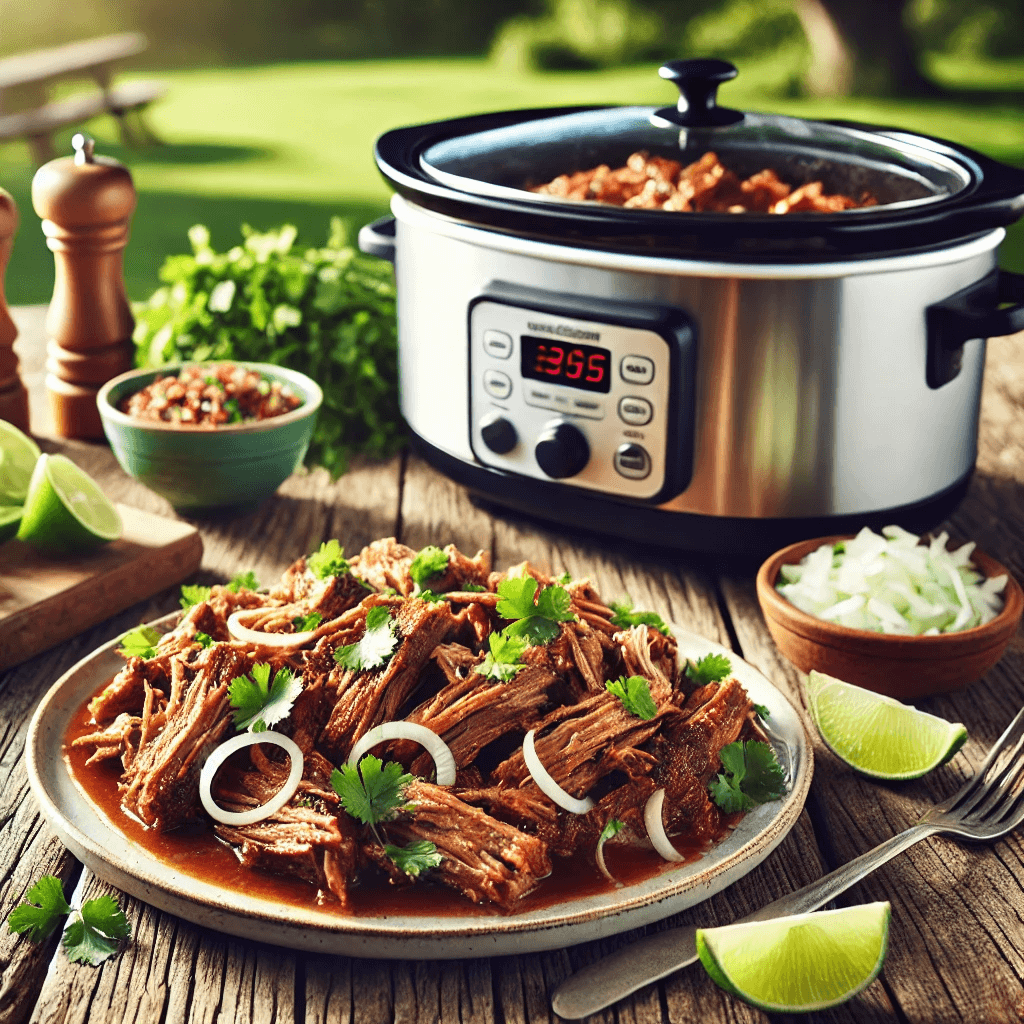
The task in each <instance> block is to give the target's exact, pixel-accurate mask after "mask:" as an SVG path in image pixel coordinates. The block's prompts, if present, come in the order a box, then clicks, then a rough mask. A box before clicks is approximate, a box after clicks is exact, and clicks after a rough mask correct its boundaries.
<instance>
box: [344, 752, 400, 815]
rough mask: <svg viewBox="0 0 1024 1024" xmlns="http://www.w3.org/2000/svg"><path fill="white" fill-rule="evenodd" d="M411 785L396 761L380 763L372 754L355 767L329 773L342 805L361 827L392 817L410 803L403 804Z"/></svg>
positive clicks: (346, 766)
mask: <svg viewBox="0 0 1024 1024" xmlns="http://www.w3.org/2000/svg"><path fill="white" fill-rule="evenodd" d="M410 782H412V776H411V775H407V774H406V773H405V772H404V771H403V770H402V766H401V765H400V764H398V762H397V761H388V762H387V764H382V763H381V760H380V758H378V757H374V756H373V754H367V755H366V756H365V757H363V758H362V759H361V760H360V762H359V765H358V767H357V766H355V765H351V764H343V765H342V766H341V767H340V768H335V769H334V771H333V772H332V773H331V786H332V787H333V788H334V792H335V793H337V794H338V796H339V797H340V798H341V803H342V806H343V807H344V808H345V810H346V811H348V813H349V814H351V815H352V817H353V818H355V819H357V820H358V821H361V822H362V823H363V824H364V825H371V826H372V825H377V824H379V823H380V822H382V821H388V820H389V819H391V818H393V817H394V816H395V814H396V813H397V812H398V811H402V810H405V809H406V808H408V807H409V806H411V805H410V804H407V803H406V802H405V787H406V786H408V785H409V783H410Z"/></svg>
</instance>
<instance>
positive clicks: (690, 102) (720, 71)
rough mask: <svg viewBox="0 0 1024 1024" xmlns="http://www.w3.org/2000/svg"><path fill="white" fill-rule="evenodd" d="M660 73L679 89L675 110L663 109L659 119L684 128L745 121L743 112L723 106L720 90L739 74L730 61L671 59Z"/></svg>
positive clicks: (671, 108) (658, 112)
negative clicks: (719, 97) (720, 99)
mask: <svg viewBox="0 0 1024 1024" xmlns="http://www.w3.org/2000/svg"><path fill="white" fill-rule="evenodd" d="M658 74H659V75H661V77H662V78H667V79H668V80H669V81H671V82H675V84H676V85H677V86H678V87H679V102H678V104H677V105H676V106H675V107H662V108H661V109H660V110H658V111H657V112H656V114H655V117H657V118H659V119H660V120H662V121H668V122H670V123H671V124H675V125H679V126H680V127H683V128H720V127H722V126H723V125H727V124H736V122H737V121H742V120H743V112H742V111H740V110H730V109H729V108H728V107H719V106H718V105H717V103H716V100H717V93H718V87H719V86H720V85H721V84H722V83H723V82H728V81H729V80H730V79H733V78H735V77H736V75H737V74H738V72H737V70H736V66H735V65H734V64H730V63H729V62H728V61H727V60H715V59H714V58H699V59H696V60H670V61H668V63H666V64H662V65H661V67H660V68H658Z"/></svg>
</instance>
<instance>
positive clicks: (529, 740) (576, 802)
mask: <svg viewBox="0 0 1024 1024" xmlns="http://www.w3.org/2000/svg"><path fill="white" fill-rule="evenodd" d="M535 731H536V730H535V729H531V730H530V731H529V732H528V733H527V734H526V735H525V736H524V737H523V760H524V761H525V762H526V768H527V771H529V773H530V774H531V775H532V776H533V781H534V782H536V783H537V785H538V786H539V787H540V790H541V792H542V793H543V794H544V795H545V796H546V797H549V798H550V799H552V800H554V801H555V803H556V804H558V806H559V807H561V808H563V809H564V810H566V811H572V813H573V814H586V813H587V811H589V810H590V809H591V808H592V807H593V806H594V801H593V800H591V799H590V797H589V796H585V797H584V798H583V799H582V800H580V799H579V798H578V797H575V796H572V795H571V794H569V793H566V791H565V790H564V789H562V787H561V786H560V785H559V784H558V783H557V782H555V780H554V779H553V778H551V776H550V775H548V770H547V769H546V768H545V767H544V765H542V764H541V763H540V758H539V757H538V756H537V748H536V747H535V746H534V745H533V734H534V732H535Z"/></svg>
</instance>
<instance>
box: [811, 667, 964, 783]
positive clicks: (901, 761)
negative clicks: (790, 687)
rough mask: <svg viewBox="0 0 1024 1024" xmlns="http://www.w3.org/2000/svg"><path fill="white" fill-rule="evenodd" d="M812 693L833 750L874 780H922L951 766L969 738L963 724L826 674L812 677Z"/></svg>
mask: <svg viewBox="0 0 1024 1024" xmlns="http://www.w3.org/2000/svg"><path fill="white" fill-rule="evenodd" d="M807 697H808V705H809V708H810V712H811V717H812V718H813V719H814V721H815V723H816V724H817V726H818V732H820V733H821V738H822V739H823V740H824V741H825V743H826V744H827V745H828V748H829V749H830V750H831V751H832V752H833V753H834V754H835V755H836V756H837V757H839V758H841V759H842V760H843V761H845V762H846V763H847V764H848V765H849V766H850V767H851V768H853V769H854V770H856V771H858V772H861V773H862V774H863V775H868V776H870V777H871V778H873V779H890V780H897V779H918V778H920V777H921V776H922V775H924V774H926V773H927V772H930V771H931V770H932V769H933V768H937V767H938V766H939V765H940V764H945V763H946V761H948V760H949V759H950V758H951V757H952V756H953V755H954V754H955V753H956V752H957V751H958V750H959V749H960V748H961V747H962V746H963V745H964V742H965V741H966V739H967V730H966V729H965V728H964V727H963V726H962V725H961V724H960V723H959V722H947V721H946V720H945V719H944V718H937V717H936V716H935V715H929V714H927V713H926V712H924V711H918V710H917V709H916V708H912V707H910V706H909V705H907V704H901V703H900V702H899V701H898V700H894V699H893V698H892V697H886V696H883V695H882V694H880V693H873V692H872V691H871V690H864V689H862V688H861V687H859V686H853V685H851V684H850V683H844V682H843V681H842V680H841V679H836V678H834V677H833V676H827V675H825V674H824V673H822V672H813V671H812V672H811V673H810V675H809V676H808V679H807Z"/></svg>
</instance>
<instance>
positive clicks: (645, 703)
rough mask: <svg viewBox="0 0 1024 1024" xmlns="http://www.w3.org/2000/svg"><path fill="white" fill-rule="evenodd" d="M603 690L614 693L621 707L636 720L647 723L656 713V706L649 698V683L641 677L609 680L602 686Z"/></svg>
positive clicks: (650, 697) (622, 677)
mask: <svg viewBox="0 0 1024 1024" xmlns="http://www.w3.org/2000/svg"><path fill="white" fill-rule="evenodd" d="M604 688H605V689H606V690H607V691H608V692H609V693H614V694H615V696H616V697H618V698H619V700H621V701H622V706H623V707H624V708H625V709H626V710H627V711H628V712H630V713H631V714H634V715H636V716H637V718H643V719H644V720H645V721H648V720H650V719H652V718H653V717H654V716H655V715H656V714H657V713H658V705H657V704H655V703H654V698H653V697H652V696H651V686H650V683H648V682H647V680H646V679H644V677H643V676H630V677H629V678H628V679H627V678H626V677H625V676H621V677H620V678H618V679H615V680H609V681H608V682H607V683H605V684H604Z"/></svg>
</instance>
